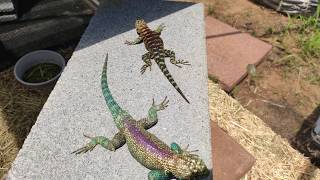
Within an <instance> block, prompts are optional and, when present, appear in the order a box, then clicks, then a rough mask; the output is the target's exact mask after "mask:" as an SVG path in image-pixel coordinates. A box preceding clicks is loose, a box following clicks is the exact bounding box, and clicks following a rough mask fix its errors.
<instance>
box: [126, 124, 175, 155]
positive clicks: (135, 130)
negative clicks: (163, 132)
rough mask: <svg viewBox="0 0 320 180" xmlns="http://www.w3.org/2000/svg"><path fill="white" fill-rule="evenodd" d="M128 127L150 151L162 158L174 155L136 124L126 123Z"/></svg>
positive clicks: (140, 143) (138, 142)
mask: <svg viewBox="0 0 320 180" xmlns="http://www.w3.org/2000/svg"><path fill="white" fill-rule="evenodd" d="M126 125H127V128H128V130H129V132H130V134H131V136H132V137H133V139H135V140H136V141H137V144H138V145H140V146H142V147H143V148H145V149H147V150H148V151H149V152H151V153H153V154H156V155H158V156H160V157H162V158H165V157H168V156H170V155H172V153H171V152H170V151H168V150H166V149H161V148H160V147H159V146H158V145H157V144H156V143H155V142H153V141H152V140H151V139H150V138H149V137H147V136H146V135H145V134H144V133H142V132H141V131H140V129H139V128H138V127H137V126H135V125H134V124H132V123H130V122H128V123H126Z"/></svg>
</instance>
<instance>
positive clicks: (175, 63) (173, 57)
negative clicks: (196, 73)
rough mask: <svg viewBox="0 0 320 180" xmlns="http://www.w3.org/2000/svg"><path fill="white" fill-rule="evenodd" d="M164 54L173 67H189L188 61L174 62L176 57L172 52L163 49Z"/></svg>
mask: <svg viewBox="0 0 320 180" xmlns="http://www.w3.org/2000/svg"><path fill="white" fill-rule="evenodd" d="M164 54H165V56H166V57H169V58H170V62H171V63H172V64H174V65H176V66H177V67H179V68H181V66H180V65H179V64H181V65H191V64H190V63H189V62H188V61H185V60H176V55H175V53H174V52H173V51H171V50H168V49H165V50H164Z"/></svg>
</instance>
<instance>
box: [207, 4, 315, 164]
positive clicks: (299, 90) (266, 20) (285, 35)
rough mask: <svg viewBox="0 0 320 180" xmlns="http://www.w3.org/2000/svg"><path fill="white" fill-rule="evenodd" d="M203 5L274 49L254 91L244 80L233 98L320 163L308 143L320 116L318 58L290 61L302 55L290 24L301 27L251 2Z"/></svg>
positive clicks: (208, 11)
mask: <svg viewBox="0 0 320 180" xmlns="http://www.w3.org/2000/svg"><path fill="white" fill-rule="evenodd" d="M205 3H206V4H207V7H208V8H207V13H208V14H209V15H211V16H213V17H215V18H217V19H219V20H221V21H223V22H226V23H228V24H230V25H232V26H233V27H236V28H238V29H240V30H242V31H243V32H248V33H250V34H252V35H253V36H255V37H257V38H259V39H261V40H263V41H266V42H268V43H271V44H272V45H273V49H272V52H271V53H270V55H269V56H268V58H267V59H266V60H265V61H263V62H262V63H261V64H260V65H259V66H258V67H257V74H258V76H259V78H258V79H257V80H256V81H255V85H254V86H252V85H251V86H250V87H249V84H248V80H247V79H246V80H245V81H243V82H242V83H240V84H239V85H238V86H237V87H236V88H235V89H234V90H233V92H232V93H231V95H232V96H233V97H234V98H236V99H237V100H238V101H239V102H240V103H241V104H242V105H243V106H245V107H246V108H247V109H248V110H250V111H251V112H252V113H254V114H255V115H257V116H258V117H260V118H261V119H262V120H264V122H265V123H266V124H268V125H269V126H270V127H271V128H272V130H273V131H275V132H276V133H277V134H279V135H281V136H282V137H284V138H287V139H288V140H289V142H291V144H292V145H293V147H295V148H297V149H299V150H300V151H301V152H303V153H306V155H307V156H311V157H312V159H313V160H315V161H317V159H318V157H319V155H318V154H319V152H318V151H317V150H315V149H317V147H315V146H314V145H312V143H311V142H310V129H311V128H312V127H313V124H314V122H315V121H316V117H317V116H318V115H319V114H320V111H319V105H320V90H319V88H320V86H319V83H318V80H319V79H317V78H318V76H317V74H313V73H312V72H314V71H315V67H316V68H317V67H319V65H320V62H319V61H318V60H319V59H316V58H309V59H307V61H306V60H299V59H298V58H292V57H293V56H294V57H295V54H298V53H299V52H301V48H300V47H299V44H298V43H297V42H299V41H298V40H297V36H299V32H295V31H292V32H288V31H287V30H286V28H287V27H288V24H289V23H292V22H293V21H294V22H295V23H297V24H299V23H301V22H300V21H298V20H293V19H289V18H288V17H286V16H284V15H281V14H279V13H276V12H274V11H273V10H271V9H268V8H264V7H262V6H260V5H257V4H255V3H254V2H252V1H249V0H237V1H234V0H224V1H221V0H213V1H205ZM297 59H298V60H297ZM314 76H316V77H314ZM310 143H311V145H310ZM306 144H309V145H310V146H309V147H306V146H305V145H306ZM310 151H311V153H310Z"/></svg>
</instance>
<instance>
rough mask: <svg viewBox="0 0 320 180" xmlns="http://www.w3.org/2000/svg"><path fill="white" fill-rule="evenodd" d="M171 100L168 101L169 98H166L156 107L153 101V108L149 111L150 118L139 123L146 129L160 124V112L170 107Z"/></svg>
mask: <svg viewBox="0 0 320 180" xmlns="http://www.w3.org/2000/svg"><path fill="white" fill-rule="evenodd" d="M168 103H169V100H167V97H165V98H164V100H163V101H162V102H161V103H160V104H159V105H156V104H155V103H154V99H152V106H151V108H150V109H149V111H148V117H147V118H143V119H141V120H139V121H138V123H140V124H141V125H142V126H143V127H144V128H145V129H149V128H151V127H152V126H154V125H155V124H157V122H158V114H157V112H158V111H161V110H164V109H165V108H166V107H168Z"/></svg>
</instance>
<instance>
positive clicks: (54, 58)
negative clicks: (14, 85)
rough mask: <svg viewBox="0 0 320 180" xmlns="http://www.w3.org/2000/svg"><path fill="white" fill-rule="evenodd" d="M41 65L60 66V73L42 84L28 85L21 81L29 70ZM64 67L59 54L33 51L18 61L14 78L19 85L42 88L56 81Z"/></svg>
mask: <svg viewBox="0 0 320 180" xmlns="http://www.w3.org/2000/svg"><path fill="white" fill-rule="evenodd" d="M42 63H52V64H56V65H58V66H60V68H61V71H60V72H59V73H58V74H57V75H56V76H55V77H53V78H52V79H49V80H47V81H44V82H39V83H30V82H26V81H24V80H23V75H24V73H25V72H26V71H27V70H28V69H29V68H31V67H32V66H35V65H37V64H42ZM64 67H65V59H64V58H63V57H62V56H61V55H60V54H59V53H56V52H54V51H49V50H38V51H33V52H31V53H28V54H26V55H24V56H23V57H21V58H20V59H19V60H18V62H17V63H16V65H15V66H14V76H15V78H16V79H17V80H18V81H19V82H20V83H22V84H24V85H26V86H31V87H37V86H44V85H47V84H49V83H52V82H54V81H55V80H57V79H58V78H59V76H60V75H61V73H62V71H63V69H64Z"/></svg>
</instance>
